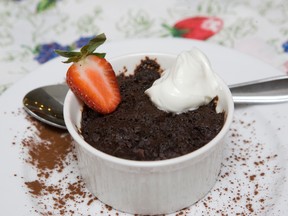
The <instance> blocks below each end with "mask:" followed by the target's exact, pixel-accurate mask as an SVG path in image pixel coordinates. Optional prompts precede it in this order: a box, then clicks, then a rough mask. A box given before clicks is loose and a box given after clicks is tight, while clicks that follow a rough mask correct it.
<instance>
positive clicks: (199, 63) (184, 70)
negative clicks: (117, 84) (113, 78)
mask: <svg viewBox="0 0 288 216" xmlns="http://www.w3.org/2000/svg"><path fill="white" fill-rule="evenodd" d="M219 90H220V85H219V83H218V81H217V77H216V74H215V73H214V71H213V70H212V68H211V65H210V62H209V60H208V59H207V57H206V56H205V54H204V53H202V52H201V51H200V50H198V49H197V48H193V49H192V50H190V51H184V52H182V53H180V54H179V55H178V56H177V59H176V62H175V64H174V65H173V66H172V67H171V68H169V69H167V70H165V71H164V72H163V73H162V75H161V77H160V78H159V79H157V80H156V81H155V82H154V83H153V85H152V86H151V87H150V88H149V89H147V90H146V91H145V93H146V94H147V95H148V96H149V97H150V99H151V101H152V102H153V103H154V104H155V105H156V106H157V108H158V109H160V110H163V111H166V112H173V113H177V114H179V113H183V112H187V111H189V110H194V109H197V108H198V107H199V106H201V105H205V104H208V103H209V102H210V101H211V100H212V99H213V98H214V97H215V96H217V94H218V92H219Z"/></svg>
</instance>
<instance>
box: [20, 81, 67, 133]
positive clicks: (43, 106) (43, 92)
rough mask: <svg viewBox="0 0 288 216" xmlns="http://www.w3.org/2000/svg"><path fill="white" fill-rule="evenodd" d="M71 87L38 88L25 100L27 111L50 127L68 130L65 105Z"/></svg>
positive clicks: (61, 85) (62, 85)
mask: <svg viewBox="0 0 288 216" xmlns="http://www.w3.org/2000/svg"><path fill="white" fill-rule="evenodd" d="M68 90H69V87H68V86H67V85H65V84H56V85H49V86H43V87H39V88H36V89H34V90H32V91H30V92H28V93H27V94H26V95H25V96H24V98H23V107H24V109H25V111H26V112H27V113H28V114H30V115H31V116H33V117H34V118H36V119H38V120H39V121H41V122H44V123H46V124H48V125H51V126H54V127H58V128H61V129H66V126H65V122H64V117H63V105H64V100H65V97H66V94H67V92H68Z"/></svg>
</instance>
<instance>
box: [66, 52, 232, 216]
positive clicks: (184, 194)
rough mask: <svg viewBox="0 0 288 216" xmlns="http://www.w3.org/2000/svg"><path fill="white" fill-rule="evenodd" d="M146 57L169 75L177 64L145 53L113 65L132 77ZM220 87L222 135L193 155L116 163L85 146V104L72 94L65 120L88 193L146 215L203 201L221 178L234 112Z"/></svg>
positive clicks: (171, 57) (117, 60)
mask: <svg viewBox="0 0 288 216" xmlns="http://www.w3.org/2000/svg"><path fill="white" fill-rule="evenodd" d="M146 56H148V57H149V58H152V59H157V62H158V63H159V64H160V65H161V68H163V69H164V70H165V69H168V68H170V67H171V66H172V64H173V62H175V60H176V56H175V55H167V54H161V53H158V54H152V53H140V54H135V55H133V54H130V55H125V56H122V57H118V58H113V59H111V60H110V63H111V64H112V66H113V69H114V71H115V73H116V74H118V73H119V72H121V71H123V68H126V69H127V71H128V72H130V73H131V72H133V71H134V70H135V68H136V67H137V65H139V64H140V62H141V60H142V59H145V57H146ZM212 67H213V66H212ZM218 82H219V84H220V86H221V91H220V92H219V95H218V97H219V101H218V104H217V110H218V109H219V110H222V111H224V112H225V114H226V119H225V123H224V125H223V128H222V130H221V131H220V132H219V134H218V135H217V136H216V137H215V138H214V139H213V140H211V141H210V142H209V143H208V144H206V145H205V146H204V147H202V148H200V149H198V150H197V151H194V152H192V153H190V154H187V155H184V156H181V157H177V158H173V159H169V160H162V161H153V162H151V161H149V162H147V161H146V162H145V161H144V162H143V161H131V160H124V159H120V158H116V157H113V156H110V155H107V154H105V153H103V152H100V151H98V150H97V149H95V148H93V147H92V146H91V145H89V144H88V143H87V142H85V140H84V139H83V138H82V136H81V134H79V128H81V114H82V109H83V103H82V102H81V101H79V100H78V99H77V97H75V95H74V94H73V93H72V92H71V91H69V92H68V94H67V97H66V99H65V103H64V119H65V124H66V126H67V129H68V131H69V133H70V134H71V136H72V137H73V139H74V141H75V145H76V152H77V157H78V164H79V168H80V172H81V174H82V177H83V179H84V182H86V186H87V187H88V189H89V190H90V191H91V192H92V193H93V194H94V195H95V196H96V197H98V199H99V200H101V201H103V202H104V203H106V204H108V205H110V206H112V207H113V208H115V209H117V210H120V211H122V212H128V213H132V214H141V215H158V214H167V213H172V212H176V211H179V210H181V209H183V208H186V207H189V206H191V205H192V204H193V203H195V202H197V201H198V200H199V199H201V198H203V197H204V196H205V195H206V194H207V193H208V192H209V191H210V189H211V188H212V187H213V185H214V184H215V182H216V179H217V176H218V174H219V171H220V167H221V162H222V160H223V149H224V147H225V138H226V135H227V133H228V131H229V128H230V125H231V122H232V119H233V113H234V103H233V99H232V95H231V92H230V90H229V88H228V86H227V85H226V84H225V83H224V82H223V81H222V80H221V79H220V78H218ZM143 94H144V92H143ZM219 107H220V108H219ZM80 130H81V129H80ZM107 136H109V134H107ZM131 186H132V187H131Z"/></svg>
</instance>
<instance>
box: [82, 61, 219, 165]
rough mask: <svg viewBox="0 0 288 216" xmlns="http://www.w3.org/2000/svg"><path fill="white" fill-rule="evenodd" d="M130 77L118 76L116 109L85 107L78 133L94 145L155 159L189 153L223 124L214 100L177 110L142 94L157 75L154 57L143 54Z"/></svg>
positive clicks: (113, 152)
mask: <svg viewBox="0 0 288 216" xmlns="http://www.w3.org/2000/svg"><path fill="white" fill-rule="evenodd" d="M134 72H135V73H134V75H133V76H131V75H130V76H125V75H124V74H123V73H122V74H120V75H119V76H118V83H119V86H120V91H121V96H122V101H121V103H120V105H119V106H118V108H117V110H116V111H115V112H113V113H111V114H108V115H101V114H99V113H97V112H95V111H93V110H91V109H90V108H88V107H87V106H84V108H83V112H82V121H81V134H82V135H83V137H84V139H85V140H86V142H88V143H89V144H90V145H91V146H93V147H94V148H96V149H98V150H100V151H102V152H105V153H107V154H109V155H113V156H116V157H119V158H124V159H129V160H137V161H154V160H164V159H171V158H175V157H178V156H182V155H185V154H187V153H190V152H193V151H195V150H197V149H199V148H201V147H202V146H204V145H205V144H207V143H208V142H209V141H210V140H212V139H213V138H214V137H215V136H216V135H217V134H218V133H219V131H220V130H221V128H222V126H223V124H224V112H222V113H217V112H216V111H215V108H216V103H217V98H215V99H214V100H212V101H211V102H210V103H209V104H208V105H205V106H201V107H199V108H198V109H197V110H194V111H189V112H186V113H182V114H179V115H178V114H173V113H167V112H164V111H161V110H159V109H158V108H157V107H156V106H155V105H154V104H153V103H152V102H151V101H150V99H149V97H148V96H147V95H146V94H145V93H144V91H145V90H146V89H148V88H149V87H150V86H151V85H152V84H153V82H154V81H155V80H156V79H158V78H159V77H160V73H161V72H162V69H161V67H160V65H159V64H158V63H157V60H156V59H149V58H148V57H146V58H145V59H143V60H142V61H141V62H140V63H139V65H138V66H137V67H136V69H135V71H134Z"/></svg>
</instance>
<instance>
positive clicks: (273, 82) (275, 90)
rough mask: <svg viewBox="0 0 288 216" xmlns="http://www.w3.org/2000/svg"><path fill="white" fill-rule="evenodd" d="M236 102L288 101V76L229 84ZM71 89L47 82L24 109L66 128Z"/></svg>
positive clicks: (27, 98)
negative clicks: (65, 105)
mask: <svg viewBox="0 0 288 216" xmlns="http://www.w3.org/2000/svg"><path fill="white" fill-rule="evenodd" d="M229 88H230V90H231V92H232V96H233V101H234V103H236V104H237V103H247V104H257V103H279V102H286V101H288V76H285V75H284V76H277V77H271V78H266V79H261V80H256V81H252V82H245V83H241V84H236V85H230V86H229ZM67 91H68V86H67V85H65V84H56V85H50V86H44V87H40V88H37V89H34V90H32V91H30V92H28V93H27V94H26V95H25V97H24V98H23V105H24V109H25V110H26V111H27V112H28V113H29V114H30V115H32V116H33V117H35V118H36V119H38V120H39V121H42V122H44V123H46V124H49V125H51V126H55V127H58V128H62V129H66V126H65V122H64V118H63V104H64V99H65V96H66V94H67Z"/></svg>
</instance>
